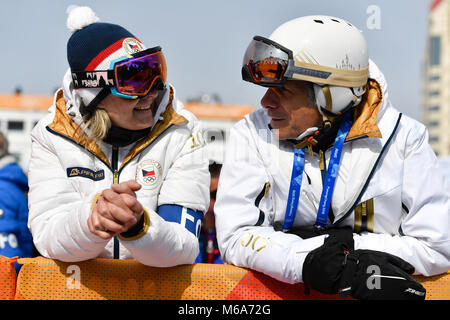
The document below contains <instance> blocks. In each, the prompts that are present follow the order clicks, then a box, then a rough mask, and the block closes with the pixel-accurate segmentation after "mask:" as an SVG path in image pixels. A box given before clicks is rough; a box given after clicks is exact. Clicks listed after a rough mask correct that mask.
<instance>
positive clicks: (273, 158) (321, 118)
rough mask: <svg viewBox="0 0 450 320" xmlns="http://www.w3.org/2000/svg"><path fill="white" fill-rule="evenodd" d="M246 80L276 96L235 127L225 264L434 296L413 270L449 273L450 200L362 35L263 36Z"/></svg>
mask: <svg viewBox="0 0 450 320" xmlns="http://www.w3.org/2000/svg"><path fill="white" fill-rule="evenodd" d="M242 76H243V79H244V80H246V81H250V82H252V83H255V84H258V85H261V86H264V87H267V88H268V90H267V92H266V94H265V95H264V97H263V98H262V100H261V105H262V107H263V108H262V109H259V110H257V111H255V112H253V113H252V114H250V115H248V116H246V117H245V118H244V119H243V120H241V121H240V122H239V123H237V124H236V125H235V126H234V127H233V128H232V130H231V132H230V138H229V142H228V146H227V152H226V155H225V161H224V165H223V168H222V174H221V179H220V183H219V189H218V194H217V202H216V204H215V213H216V227H217V239H218V243H219V247H220V251H221V255H222V257H223V260H224V261H225V262H227V263H231V264H234V265H237V266H241V267H247V268H251V269H254V270H257V271H260V272H263V273H265V274H267V275H269V276H272V277H274V278H276V279H278V280H280V281H284V282H288V283H298V282H304V283H305V285H306V286H307V287H310V288H313V289H316V290H319V291H321V292H324V293H330V294H336V293H339V294H341V295H344V296H345V295H351V296H352V297H354V298H359V299H424V298H425V289H424V288H423V287H422V286H421V285H420V283H418V282H417V281H415V280H414V279H413V278H412V277H411V276H410V274H412V273H416V274H423V275H426V276H429V275H435V274H440V273H444V272H446V271H447V270H448V269H449V268H450V237H449V233H450V225H449V221H450V195H449V192H448V191H447V190H446V189H445V188H444V187H443V185H444V177H443V175H442V174H441V172H440V171H439V169H438V168H439V167H438V163H437V160H436V156H435V154H434V153H433V151H432V149H431V148H430V146H429V145H428V134H427V131H426V128H425V126H423V125H422V124H420V123H419V122H417V121H415V120H413V119H411V118H409V117H407V116H405V115H402V114H401V113H400V112H399V111H398V110H396V109H395V108H394V107H393V106H392V105H391V103H390V101H389V99H388V94H387V84H386V81H385V79H384V76H383V75H382V73H381V72H380V70H379V69H378V68H377V66H376V65H375V64H374V63H373V62H372V61H370V60H369V57H368V50H367V45H366V42H365V40H364V37H363V35H362V33H361V32H360V30H358V29H357V28H356V27H355V26H353V25H352V24H350V23H348V22H347V21H344V20H342V19H339V18H334V17H327V16H308V17H301V18H298V19H294V20H291V21H288V22H286V23H285V24H283V25H281V26H280V27H279V28H277V29H276V30H275V31H274V32H273V33H272V35H271V36H270V38H269V39H267V38H263V37H258V36H256V37H254V38H253V41H252V42H251V43H250V45H249V47H248V48H247V51H246V53H245V57H244V61H243V67H242ZM369 277H370V278H369ZM375 277H376V278H375ZM369 283H372V284H373V285H368V284H369Z"/></svg>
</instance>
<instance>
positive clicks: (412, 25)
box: [0, 0, 429, 120]
mask: <svg viewBox="0 0 450 320" xmlns="http://www.w3.org/2000/svg"><path fill="white" fill-rule="evenodd" d="M71 4H76V5H87V6H90V7H91V8H92V9H93V10H94V11H95V12H96V14H97V15H98V16H99V17H100V19H101V20H102V21H105V22H112V23H117V24H120V25H122V26H123V27H125V28H127V29H128V30H129V31H131V32H132V33H133V34H135V35H136V36H137V37H138V38H140V39H141V40H142V41H143V42H144V43H145V45H146V46H147V47H151V46H155V45H160V46H161V47H162V48H163V51H164V54H165V56H166V59H167V64H168V80H169V82H170V83H172V84H173V85H174V86H175V87H176V90H177V94H178V97H179V98H180V99H181V100H186V99H188V98H191V97H194V96H198V95H200V94H202V93H207V94H218V95H219V96H220V97H221V100H222V102H224V103H230V104H251V105H253V106H255V107H259V101H260V98H261V97H262V95H263V93H264V89H263V88H260V87H257V86H255V85H252V84H250V83H247V82H244V81H242V80H241V75H240V69H241V63H242V57H243V54H244V52H245V49H246V48H247V45H248V43H249V42H250V40H251V38H252V37H253V36H254V35H256V34H258V35H262V36H269V35H270V33H271V32H272V31H273V30H274V29H275V28H276V27H277V26H279V25H280V24H282V23H283V22H285V21H288V20H290V19H293V18H296V17H299V16H305V15H311V14H324V15H331V16H336V17H340V18H343V19H346V20H348V21H350V22H352V23H353V24H354V25H356V26H357V27H358V28H359V29H361V30H362V31H363V33H364V35H365V37H366V39H367V42H368V46H369V54H370V55H371V57H372V59H373V60H374V61H375V62H376V63H377V64H378V66H379V67H380V69H381V70H382V71H383V73H384V74H385V76H386V78H387V81H388V85H389V88H390V92H389V95H390V98H391V100H392V102H393V104H394V105H395V106H396V107H397V108H398V109H399V110H400V111H402V112H404V113H405V114H407V115H409V116H411V117H413V118H416V119H419V120H420V118H421V112H420V107H421V101H422V94H421V63H422V62H421V60H422V55H423V51H424V49H425V45H426V26H427V14H428V7H429V0H414V1H410V0H396V1H392V0H391V1H389V0H378V1H377V0H372V1H366V0H302V1H300V0H296V1H293V0H291V1H289V0H272V1H268V0H245V1H244V0H240V1H239V0H227V1H224V0H222V1H216V0H189V1H188V0H184V1H183V0H160V1H154V0H133V1H123V0H122V1H117V0H95V1H94V0H89V1H88V0H86V1H81V0H80V1H75V0H70V1H67V0H35V1H31V0H15V1H2V4H1V8H0V39H2V44H1V46H0V48H1V50H0V58H1V59H0V69H1V74H2V76H1V77H0V93H10V92H12V91H14V89H15V88H16V87H17V86H20V87H21V88H22V90H23V92H24V93H25V94H26V93H28V94H50V93H51V92H52V91H53V90H54V89H56V88H58V87H59V86H60V85H61V80H62V77H63V75H64V72H65V70H66V68H67V66H68V65H67V60H66V43H67V39H68V38H69V36H70V32H69V30H68V29H67V28H66V26H65V23H66V18H67V15H66V8H67V7H68V6H69V5H71ZM371 5H376V6H377V7H378V8H379V13H380V21H379V22H380V29H369V28H368V27H367V21H368V19H370V17H371V16H372V12H369V13H367V9H368V8H369V6H371Z"/></svg>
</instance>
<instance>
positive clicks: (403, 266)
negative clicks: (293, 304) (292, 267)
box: [303, 231, 426, 300]
mask: <svg viewBox="0 0 450 320" xmlns="http://www.w3.org/2000/svg"><path fill="white" fill-rule="evenodd" d="M344 234H345V233H344V231H340V233H339V236H340V237H336V236H335V235H332V234H331V235H330V236H328V238H326V239H325V241H324V244H323V245H322V246H321V247H319V248H317V249H315V250H313V251H311V252H310V253H309V254H308V255H307V256H306V259H305V262H304V263H303V282H304V283H305V286H307V287H311V288H313V289H315V290H318V291H320V292H323V293H329V294H336V293H339V294H340V295H342V296H348V295H351V296H352V297H353V298H356V299H367V300H376V299H385V300H388V299H393V300H423V299H425V292H426V291H425V289H424V288H423V287H422V285H421V284H420V283H418V282H417V281H415V280H414V279H413V278H411V276H410V275H409V274H412V273H413V272H414V267H413V266H412V265H411V264H409V263H408V262H406V261H404V260H402V259H401V258H399V257H396V256H394V255H391V254H388V253H384V252H380V251H373V250H353V241H351V242H349V241H342V239H345V238H347V239H348V237H347V236H344V237H343V235H344Z"/></svg>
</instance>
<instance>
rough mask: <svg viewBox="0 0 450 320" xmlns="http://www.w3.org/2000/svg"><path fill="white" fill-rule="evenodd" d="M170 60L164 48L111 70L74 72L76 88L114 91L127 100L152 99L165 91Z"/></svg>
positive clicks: (122, 61)
mask: <svg viewBox="0 0 450 320" xmlns="http://www.w3.org/2000/svg"><path fill="white" fill-rule="evenodd" d="M166 77H167V68H166V60H165V58H164V55H163V53H162V51H161V47H154V48H150V49H147V50H143V51H140V52H137V53H134V54H132V55H128V56H125V57H121V58H119V59H115V60H113V61H111V64H110V69H109V70H94V71H72V79H73V83H74V87H75V88H76V89H79V88H91V89H92V88H111V93H112V94H114V95H116V96H118V97H121V98H127V99H137V98H142V97H145V96H146V95H148V94H149V93H150V92H151V91H152V90H153V89H161V88H162V87H164V84H165V82H166Z"/></svg>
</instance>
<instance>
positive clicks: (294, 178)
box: [283, 112, 353, 230]
mask: <svg viewBox="0 0 450 320" xmlns="http://www.w3.org/2000/svg"><path fill="white" fill-rule="evenodd" d="M352 123H353V121H352V113H351V112H347V113H346V115H345V116H344V119H343V121H342V123H341V126H340V127H339V131H338V133H337V136H336V139H335V140H334V146H333V149H332V151H331V157H330V162H329V165H328V170H327V174H326V176H325V182H324V186H323V190H322V195H321V197H320V202H319V210H318V212H317V218H316V224H315V226H316V227H319V228H325V227H326V225H327V219H328V212H329V210H330V204H331V198H332V196H333V190H334V184H335V182H336V177H337V173H338V170H339V162H340V160H341V154H342V148H343V147H344V142H345V139H346V138H347V135H348V133H349V131H350V128H351V126H352ZM304 166H305V151H304V149H294V165H293V168H292V175H291V184H290V187H289V197H288V202H287V207H286V214H285V218H284V223H283V230H289V229H291V228H292V226H293V224H294V219H295V214H296V213H297V206H298V200H299V198H300V188H301V184H302V176H303V169H304Z"/></svg>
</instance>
